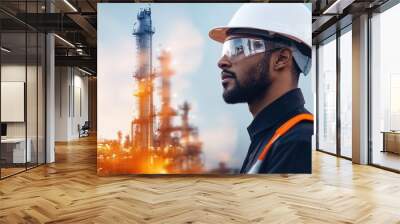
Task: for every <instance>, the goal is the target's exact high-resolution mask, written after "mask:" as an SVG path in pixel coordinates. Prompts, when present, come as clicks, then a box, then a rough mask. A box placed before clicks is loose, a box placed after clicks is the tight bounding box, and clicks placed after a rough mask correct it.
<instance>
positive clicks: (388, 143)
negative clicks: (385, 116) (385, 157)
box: [381, 131, 400, 154]
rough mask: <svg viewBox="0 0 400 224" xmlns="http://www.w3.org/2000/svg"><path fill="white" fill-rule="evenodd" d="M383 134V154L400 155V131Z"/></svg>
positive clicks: (384, 132)
mask: <svg viewBox="0 0 400 224" xmlns="http://www.w3.org/2000/svg"><path fill="white" fill-rule="evenodd" d="M381 133H383V150H382V152H393V153H397V154H400V131H382V132H381Z"/></svg>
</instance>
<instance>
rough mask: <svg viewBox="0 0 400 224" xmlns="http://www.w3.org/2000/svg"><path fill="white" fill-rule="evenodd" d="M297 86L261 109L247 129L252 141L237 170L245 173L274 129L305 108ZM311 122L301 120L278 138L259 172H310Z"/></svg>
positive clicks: (304, 111)
mask: <svg viewBox="0 0 400 224" xmlns="http://www.w3.org/2000/svg"><path fill="white" fill-rule="evenodd" d="M304 103H305V102H304V98H303V94H302V93H301V90H300V89H298V88H297V89H293V90H291V91H289V92H287V93H285V94H284V95H283V96H281V97H279V98H278V99H277V100H275V101H274V102H272V103H271V104H270V105H268V106H267V107H265V108H264V109H262V110H261V111H260V112H259V113H258V114H257V115H256V117H255V118H254V120H253V121H252V122H251V124H250V126H249V127H248V128H247V131H248V132H249V135H250V139H251V144H250V147H249V150H248V152H247V155H246V159H245V160H244V162H243V166H242V169H241V170H240V173H247V172H248V171H249V170H250V168H251V167H252V166H253V164H254V163H255V162H256V161H257V159H258V157H259V155H260V154H261V151H262V150H263V149H264V146H265V145H266V144H267V143H268V141H269V140H270V139H271V137H272V135H273V134H274V133H275V131H276V130H277V129H278V128H279V127H280V126H281V125H282V124H283V123H285V122H286V121H288V120H289V119H290V118H292V117H294V116H295V115H297V114H302V113H308V114H309V113H310V112H308V111H307V110H306V109H305V108H304ZM312 135H313V122H310V121H302V122H300V123H298V124H297V125H295V126H294V127H292V128H291V129H290V130H289V131H288V132H286V134H284V135H283V136H281V137H279V138H278V140H277V141H275V143H274V144H273V145H272V147H271V148H270V150H269V151H268V153H267V156H266V157H265V158H264V160H263V161H262V164H261V168H260V171H259V173H311V137H312Z"/></svg>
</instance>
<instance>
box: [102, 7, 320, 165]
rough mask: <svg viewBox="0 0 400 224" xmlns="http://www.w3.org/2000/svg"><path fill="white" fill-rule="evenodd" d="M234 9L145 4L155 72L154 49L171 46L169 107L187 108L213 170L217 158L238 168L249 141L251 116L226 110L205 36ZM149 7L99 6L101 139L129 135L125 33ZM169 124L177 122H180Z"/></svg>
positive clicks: (131, 51)
mask: <svg viewBox="0 0 400 224" xmlns="http://www.w3.org/2000/svg"><path fill="white" fill-rule="evenodd" d="M241 5H242V4H241V3H240V4H215V3H213V4H212V7H210V4H206V3H202V4H171V3H163V4H151V9H152V21H153V25H154V27H155V34H154V36H153V47H154V51H153V52H154V54H153V55H154V63H153V64H155V68H157V65H158V62H157V60H156V56H157V54H158V52H159V49H160V48H169V49H170V51H171V53H172V56H173V57H174V59H173V68H174V69H175V72H176V74H175V75H174V77H173V78H172V89H173V94H174V97H173V105H175V106H176V105H178V104H182V102H183V101H184V100H187V101H189V103H191V104H192V106H193V113H192V117H191V118H192V119H191V123H192V125H195V126H198V128H199V132H200V137H201V138H202V140H203V144H204V145H203V151H204V158H205V165H206V167H207V168H213V167H215V166H216V165H217V163H218V162H219V161H220V160H223V161H225V162H227V163H228V165H229V166H231V167H234V168H239V167H240V166H241V164H242V161H243V159H244V156H245V154H246V152H247V149H248V145H249V143H250V140H249V136H248V133H247V130H246V127H247V126H248V125H249V124H250V122H251V120H252V117H251V115H250V113H249V112H248V108H247V105H246V104H237V105H227V104H226V103H225V102H224V101H223V99H222V86H221V82H220V70H219V69H218V67H217V61H218V59H219V57H220V55H221V44H219V43H217V42H214V41H212V40H211V39H210V38H209V37H208V32H209V30H210V29H211V28H213V27H217V26H223V25H226V24H227V23H228V22H229V20H230V18H231V17H232V15H233V14H234V13H235V12H236V10H237V9H238V8H239V7H240V6H241ZM148 6H149V4H144V3H140V4H139V3H129V4H126V3H121V4H115V3H113V4H109V3H108V4H107V3H100V4H98V17H97V18H98V37H97V38H98V40H97V41H98V123H99V124H98V126H99V128H98V129H99V131H98V132H99V133H98V135H99V137H100V138H115V136H116V132H117V131H118V130H122V132H123V133H124V134H128V133H129V122H130V120H131V119H132V117H133V111H134V110H135V101H134V98H133V96H132V91H133V89H134V84H133V83H134V80H133V79H132V76H131V74H133V72H134V70H135V39H134V37H133V36H132V34H131V33H132V28H133V24H134V23H135V21H136V15H137V12H138V11H139V9H140V8H144V7H148ZM310 25H311V24H310ZM307 80H308V79H307ZM302 83H303V84H302V85H304V87H305V88H306V90H303V91H305V97H306V101H311V104H310V105H308V106H309V108H313V106H312V95H311V89H310V83H309V81H306V82H304V81H303V82H302ZM304 83H305V84H304ZM158 85H159V82H158V81H156V86H158ZM157 94H158V92H156V94H155V95H157ZM156 106H158V105H156ZM175 120H176V124H178V123H179V119H178V118H177V119H175Z"/></svg>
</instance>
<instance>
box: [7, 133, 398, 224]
mask: <svg viewBox="0 0 400 224" xmlns="http://www.w3.org/2000/svg"><path fill="white" fill-rule="evenodd" d="M95 162H96V142H95V139H94V138H84V139H82V140H80V141H75V142H70V143H68V144H57V146H56V163H54V164H50V165H46V166H41V167H38V168H35V169H32V170H29V171H27V172H25V173H21V174H18V175H16V176H13V177H10V178H7V179H4V180H2V181H0V202H1V203H0V223H249V222H252V223H400V212H399V211H400V200H399V198H400V175H399V174H396V173H392V172H388V171H384V170H381V169H378V168H375V167H370V166H361V165H354V164H352V163H351V162H350V161H348V160H344V159H339V158H336V157H333V156H330V155H327V154H324V153H321V152H314V153H313V174H312V175H289V176H282V175H269V176H210V175H209V176H187V175H186V176H185V177H179V176H162V175H157V176H140V175H139V176H116V177H98V176H97V175H96V164H95Z"/></svg>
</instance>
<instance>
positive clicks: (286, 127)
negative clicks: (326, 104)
mask: <svg viewBox="0 0 400 224" xmlns="http://www.w3.org/2000/svg"><path fill="white" fill-rule="evenodd" d="M302 121H314V117H313V115H312V114H298V115H296V116H294V117H292V118H290V119H289V120H288V121H286V122H285V123H284V124H283V125H282V126H280V127H279V128H278V129H277V130H276V131H275V133H274V135H273V136H272V138H271V140H269V142H268V143H267V145H266V146H265V147H264V149H263V151H262V152H261V154H260V156H259V157H258V160H260V161H262V160H264V158H265V156H266V155H267V153H268V151H269V149H270V148H271V146H272V144H274V142H275V141H276V140H277V139H278V138H279V137H281V136H282V135H284V134H285V133H286V132H288V131H289V130H290V129H291V128H292V127H293V126H295V125H296V124H298V123H300V122H302Z"/></svg>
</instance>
